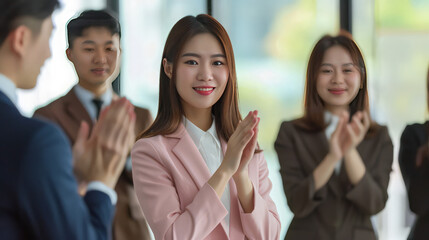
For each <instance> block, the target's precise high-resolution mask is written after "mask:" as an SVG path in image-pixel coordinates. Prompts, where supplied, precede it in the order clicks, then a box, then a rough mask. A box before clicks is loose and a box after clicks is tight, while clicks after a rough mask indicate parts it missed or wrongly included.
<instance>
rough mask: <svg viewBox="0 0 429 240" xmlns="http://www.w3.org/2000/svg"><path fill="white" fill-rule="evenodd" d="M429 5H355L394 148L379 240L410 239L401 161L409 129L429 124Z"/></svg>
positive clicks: (358, 34) (357, 30)
mask: <svg viewBox="0 0 429 240" xmlns="http://www.w3.org/2000/svg"><path fill="white" fill-rule="evenodd" d="M428 12H429V2H428V1H425V0H410V1H404V0H376V1H375V2H374V1H372V0H363V1H353V29H354V31H353V34H354V37H355V39H356V40H357V42H358V43H359V45H360V47H361V49H362V51H363V53H364V55H365V58H366V61H367V66H368V68H367V69H368V77H369V83H370V88H369V91H370V92H369V95H370V102H371V115H372V117H373V118H374V119H375V120H376V121H378V122H379V123H382V124H384V125H387V126H388V127H389V132H390V136H391V138H392V141H393V145H394V147H395V149H394V153H395V157H394V164H393V171H392V174H391V178H390V185H389V189H388V192H389V200H388V201H387V205H386V208H385V210H383V212H382V213H381V214H380V218H379V219H378V221H377V223H378V224H377V225H378V226H379V235H380V239H392V240H396V239H398V240H399V239H406V238H407V236H408V234H409V231H410V227H411V226H412V223H413V215H412V214H411V213H410V211H409V207H408V200H407V194H406V190H405V186H404V182H403V179H402V176H401V171H400V169H399V165H398V161H397V156H398V151H399V140H400V136H401V134H402V131H403V130H404V128H405V125H406V124H410V123H415V122H420V123H422V122H424V121H425V119H426V118H427V115H426V114H427V111H426V109H427V104H426V102H427V101H426V77H427V75H426V74H427V71H428V63H429V61H428V56H429V48H428V47H427V44H428V42H429V14H427V13H428Z"/></svg>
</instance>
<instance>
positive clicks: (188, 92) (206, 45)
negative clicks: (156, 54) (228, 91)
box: [166, 33, 229, 115]
mask: <svg viewBox="0 0 429 240" xmlns="http://www.w3.org/2000/svg"><path fill="white" fill-rule="evenodd" d="M169 69H172V68H171V67H170V68H169ZM166 74H167V76H170V79H171V71H170V72H168V70H167V72H166ZM228 76H229V70H228V66H227V63H226V57H225V53H224V51H223V48H222V46H221V44H220V43H219V41H218V40H217V39H216V38H215V37H214V36H213V35H212V34H210V33H202V34H197V35H195V36H194V37H192V38H191V39H190V40H189V41H188V42H187V43H186V44H185V45H184V47H183V50H182V52H181V53H180V56H179V59H178V61H177V67H176V80H175V81H176V88H177V92H178V93H179V96H180V98H181V104H182V107H183V109H184V112H185V114H186V115H190V113H191V112H192V113H193V114H195V113H196V112H197V111H207V110H211V108H212V106H213V105H214V104H215V103H216V102H217V101H218V100H219V99H220V97H221V96H222V94H223V92H224V90H225V87H226V84H227V82H228Z"/></svg>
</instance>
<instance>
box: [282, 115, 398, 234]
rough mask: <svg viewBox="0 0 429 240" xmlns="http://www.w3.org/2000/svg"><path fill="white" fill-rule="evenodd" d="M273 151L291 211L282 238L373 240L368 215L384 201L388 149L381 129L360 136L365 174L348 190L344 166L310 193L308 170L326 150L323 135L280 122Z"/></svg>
mask: <svg viewBox="0 0 429 240" xmlns="http://www.w3.org/2000/svg"><path fill="white" fill-rule="evenodd" d="M275 149H276V151H277V155H278V158H279V162H280V173H281V176H282V180H283V188H284V191H285V194H286V198H287V202H288V205H289V208H290V210H291V211H292V212H293V213H294V218H293V219H292V222H291V224H290V225H289V229H288V231H287V234H286V237H285V239H288V240H290V239H292V240H299V239H317V240H334V239H338V240H342V239H347V240H372V239H376V236H375V233H374V230H373V227H372V224H371V221H370V217H371V215H374V214H376V213H378V212H380V211H381V210H382V209H383V208H384V206H385V204H386V201H387V198H388V196H387V186H388V183H389V175H390V172H391V165H392V161H393V145H392V141H391V140H390V137H389V133H388V131H387V128H386V127H380V128H379V129H378V130H377V132H376V133H375V134H374V135H373V136H371V137H368V136H367V137H366V138H365V139H364V140H363V141H362V142H361V143H360V144H359V146H358V147H357V150H358V152H359V154H360V155H361V157H362V160H363V161H364V164H365V167H366V173H365V175H364V176H363V178H362V180H361V181H360V182H359V183H358V184H356V185H355V186H353V185H352V184H351V183H350V181H349V179H348V176H347V173H346V171H345V168H344V165H342V167H341V170H340V172H339V174H338V175H337V174H336V173H333V174H332V176H331V178H330V179H329V181H328V183H327V184H326V185H325V186H323V187H322V188H321V189H319V190H318V191H315V189H314V178H313V171H314V169H315V168H316V167H317V166H318V165H319V163H320V162H321V161H322V160H323V158H324V157H325V156H326V154H327V153H328V151H329V143H328V140H327V138H326V135H325V132H324V131H319V132H309V131H306V130H304V129H302V128H300V127H298V126H297V125H296V124H295V123H294V121H289V122H283V123H282V125H281V127H280V130H279V134H278V136H277V140H276V142H275Z"/></svg>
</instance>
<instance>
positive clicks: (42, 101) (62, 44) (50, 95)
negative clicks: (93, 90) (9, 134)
mask: <svg viewBox="0 0 429 240" xmlns="http://www.w3.org/2000/svg"><path fill="white" fill-rule="evenodd" d="M60 3H61V8H60V9H58V10H57V11H55V12H54V14H53V16H52V19H53V24H54V26H55V28H54V30H53V31H52V36H51V40H50V45H51V53H52V56H51V58H49V59H48V60H46V62H45V65H44V66H43V68H42V69H41V71H40V75H39V77H38V81H37V85H36V87H35V88H34V89H31V90H18V107H19V109H20V110H21V112H22V113H23V114H24V115H26V116H31V115H33V112H34V110H36V109H37V108H39V107H42V106H44V105H46V104H48V103H50V102H51V101H53V100H54V99H56V98H58V97H60V96H62V95H64V94H65V93H67V91H69V90H70V88H71V87H72V86H73V85H74V84H76V83H77V75H76V73H75V71H74V67H73V65H72V63H71V62H70V61H69V60H68V59H67V56H66V53H65V51H66V48H67V40H66V24H67V22H68V20H69V19H70V18H72V17H73V16H75V15H77V14H79V13H80V12H81V11H83V10H86V9H102V8H105V6H106V4H105V1H104V0H95V1H85V0H75V1H66V0H60Z"/></svg>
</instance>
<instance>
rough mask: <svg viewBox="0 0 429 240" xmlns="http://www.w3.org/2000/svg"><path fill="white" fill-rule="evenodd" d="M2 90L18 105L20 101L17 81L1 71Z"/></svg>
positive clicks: (0, 83)
mask: <svg viewBox="0 0 429 240" xmlns="http://www.w3.org/2000/svg"><path fill="white" fill-rule="evenodd" d="M0 91H2V92H3V93H4V94H5V95H6V96H7V97H8V98H9V99H10V101H11V102H12V103H13V104H14V105H15V106H16V104H17V103H18V95H17V94H16V86H15V83H13V82H12V80H10V79H9V78H7V77H6V76H5V75H3V74H1V73H0Z"/></svg>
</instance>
